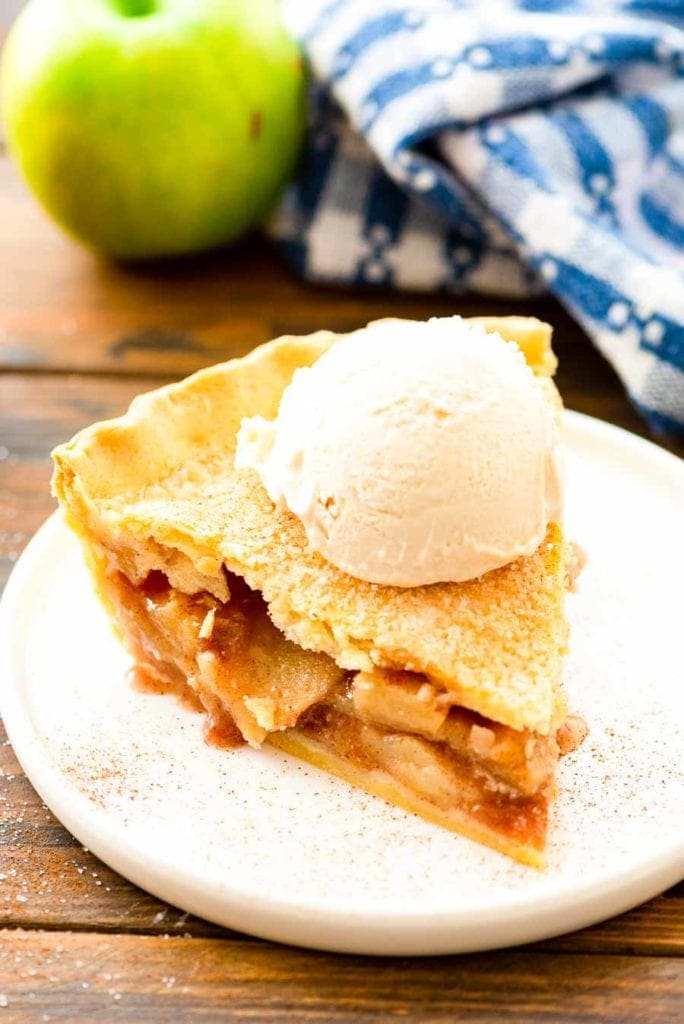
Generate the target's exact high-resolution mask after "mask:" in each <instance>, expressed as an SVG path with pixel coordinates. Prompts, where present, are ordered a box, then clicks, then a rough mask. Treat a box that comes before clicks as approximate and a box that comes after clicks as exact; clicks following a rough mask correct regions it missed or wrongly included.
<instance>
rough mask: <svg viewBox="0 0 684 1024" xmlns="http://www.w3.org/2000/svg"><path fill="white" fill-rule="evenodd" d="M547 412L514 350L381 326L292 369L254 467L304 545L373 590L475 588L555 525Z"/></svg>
mask: <svg viewBox="0 0 684 1024" xmlns="http://www.w3.org/2000/svg"><path fill="white" fill-rule="evenodd" d="M557 433H558V428H557V422H556V416H555V414H554V409H553V407H552V404H551V403H550V402H549V400H548V397H547V396H546V395H545V393H544V391H543V389H542V387H541V385H540V383H539V381H538V380H537V379H536V378H535V376H534V374H533V372H532V370H531V369H530V368H529V366H528V365H527V363H526V362H525V359H524V357H523V355H522V353H521V352H520V350H519V349H518V347H517V346H516V345H515V344H514V343H512V342H506V341H504V340H503V339H502V338H501V337H499V335H496V334H488V333H486V332H485V331H484V329H483V328H482V327H480V326H474V325H472V324H468V323H467V322H466V321H464V320H462V319H461V318H460V317H448V318H442V319H434V320H430V321H428V322H427V323H422V322H413V321H381V322H379V323H375V324H371V325H370V326H368V327H367V328H365V329H363V330H360V331H357V332H355V333H354V334H351V335H348V336H346V337H343V338H341V339H340V340H339V341H338V342H336V343H335V344H334V345H333V346H332V348H331V349H329V350H328V351H327V352H326V353H325V354H324V355H323V356H321V358H320V359H319V360H318V361H317V362H316V363H314V365H313V366H311V367H307V368H302V369H299V370H297V371H296V373H295V374H294V376H293V378H292V381H291V383H290V384H289V386H288V387H287V388H286V389H285V391H284V393H283V396H282V399H281V403H280V408H279V410H278V415H277V417H276V419H275V420H274V421H267V420H264V419H263V418H262V417H260V416H255V417H253V418H250V419H246V420H244V421H243V423H242V426H241V429H240V432H239V435H238V447H237V455H236V465H237V466H238V467H252V468H253V469H255V470H256V471H257V473H258V474H259V476H260V477H261V479H262V481H263V484H264V487H265V488H266V491H267V492H268V494H269V496H270V497H271V499H272V500H273V501H274V502H276V503H284V505H285V506H287V508H288V509H289V510H290V511H291V512H292V513H294V515H295V516H297V517H298V518H299V519H300V520H301V522H302V524H303V526H304V530H305V532H306V536H307V538H308V541H309V543H310V544H311V546H312V547H313V548H314V549H315V550H316V551H318V552H319V553H320V554H321V555H322V556H323V557H324V558H326V559H327V560H328V561H329V562H331V563H332V564H333V565H335V566H337V567H338V568H340V569H343V570H344V571H345V572H348V573H350V574H351V575H352V576H356V577H358V578H360V579H363V580H367V581H369V582H371V583H382V584H391V585H394V586H399V587H414V586H419V585H421V584H427V583H436V582H438V581H454V582H458V581H461V580H468V579H473V578H474V577H476V576H481V575H482V574H483V573H486V572H488V571H489V570H490V569H495V568H497V567H499V566H502V565H505V564H506V563H508V562H511V561H512V560H513V559H515V558H517V557H518V556H520V555H528V554H531V553H532V552H533V551H534V550H535V549H536V548H537V547H538V545H539V544H540V543H541V541H542V540H543V538H544V536H545V533H546V529H547V526H548V523H549V522H550V521H551V520H553V519H557V518H558V517H559V515H560V505H561V499H560V484H559V465H558V438H557Z"/></svg>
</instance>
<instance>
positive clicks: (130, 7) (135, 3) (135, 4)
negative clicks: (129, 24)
mask: <svg viewBox="0 0 684 1024" xmlns="http://www.w3.org/2000/svg"><path fill="white" fill-rule="evenodd" d="M110 2H112V3H113V4H114V6H115V7H116V9H117V10H118V11H119V13H120V14H123V15H124V16H125V17H127V18H144V17H146V16H147V15H148V14H154V12H155V11H156V9H157V0H110Z"/></svg>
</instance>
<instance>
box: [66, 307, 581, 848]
mask: <svg viewBox="0 0 684 1024" xmlns="http://www.w3.org/2000/svg"><path fill="white" fill-rule="evenodd" d="M481 322H483V323H484V326H485V327H486V329H492V330H498V332H499V333H500V334H502V335H503V336H504V337H506V338H508V339H511V340H514V341H516V343H517V344H518V345H519V346H520V348H521V349H522V351H523V353H524V354H525V356H526V358H527V360H528V362H529V363H530V365H531V366H532V368H533V370H534V372H535V374H536V375H537V377H538V381H539V385H540V387H542V388H543V389H544V391H545V394H546V396H547V398H548V401H549V402H550V403H551V404H552V406H553V408H554V409H555V410H556V412H557V413H559V412H560V399H559V398H558V395H557V392H556V390H555V388H554V386H553V383H552V381H551V374H552V372H553V370H554V368H555V359H554V357H553V354H552V352H551V348H550V333H551V332H550V328H549V327H548V325H546V324H542V323H541V322H540V321H537V320H534V319H527V318H520V317H508V318H501V319H484V320H482V321H481ZM338 337H339V336H338V335H334V334H332V333H331V332H319V333H317V334H314V335H311V336H309V337H305V338H294V337H283V338H279V339H277V340H275V341H273V342H269V343H268V344H267V345H264V346H261V347H260V348H258V349H256V350H255V351H254V352H252V353H251V354H250V355H249V356H247V357H245V358H244V359H238V360H233V361H231V362H228V363H224V364H220V365H218V366H214V367H210V368H208V369H206V370H202V371H200V372H199V373H196V374H194V375H193V376H192V377H189V378H188V379H187V380H185V381H182V382H180V383H179V384H174V385H171V386H169V387H165V388H161V389H159V390H157V391H154V392H151V393H149V394H146V395H142V396H139V397H138V398H136V399H135V400H134V402H133V403H132V405H131V407H130V409H129V411H128V413H127V414H126V415H125V416H123V417H121V418H120V419H117V420H111V421H108V422H104V423H99V424H95V425H94V426H92V427H89V428H87V429H86V430H84V431H82V432H81V433H80V434H78V435H77V436H76V437H75V438H74V439H73V440H72V441H70V442H69V443H68V444H65V445H62V446H60V447H59V448H58V449H57V450H56V451H55V452H54V460H55V474H54V478H53V486H54V491H55V494H56V495H57V497H58V499H59V501H60V504H61V506H62V508H63V510H64V513H65V515H66V517H67V520H68V521H69V523H70V524H71V526H72V527H73V528H74V529H75V530H76V532H77V533H78V534H79V536H80V537H81V538H82V540H83V544H84V550H85V553H86V557H87V560H88V562H89V565H90V567H91V569H92V571H93V575H94V578H95V581H96V585H97V588H98V591H99V593H100V596H101V598H102V600H103V602H104V603H105V606H106V607H107V609H108V610H109V612H110V615H111V618H112V620H113V622H114V623H115V624H116V625H117V628H118V630H119V633H120V635H121V638H122V640H123V642H124V643H125V645H126V646H127V648H128V649H129V651H130V652H131V654H132V655H133V657H134V659H135V660H136V663H137V664H138V665H139V666H140V667H141V669H142V670H144V672H145V673H146V678H147V679H148V680H152V681H153V683H154V685H155V686H157V687H159V688H163V689H175V690H177V691H179V692H183V693H186V695H187V694H190V695H192V697H193V699H194V700H195V701H199V704H200V705H201V706H202V707H203V708H204V709H205V710H206V711H207V713H208V716H209V720H210V729H211V731H212V735H213V736H218V735H221V736H223V738H224V740H226V741H227V742H230V743H234V742H239V741H242V739H244V740H246V741H247V742H249V743H251V744H252V745H254V746H258V745H259V744H261V743H262V742H264V741H268V742H269V743H271V744H273V745H275V746H278V747H280V748H281V749H283V750H286V751H287V752H289V753H290V754H293V755H294V756H296V757H299V758H302V759H304V760H306V761H309V762H310V763H312V764H315V765H317V766H319V767H321V768H323V769H325V770H326V771H328V772H331V773H333V774H335V775H339V776H341V777H342V778H344V779H346V780H347V781H348V782H351V783H352V784H353V785H356V786H359V787H361V788H362V789H365V790H366V791H367V792H370V793H373V794H376V795H378V796H381V797H383V798H384V799H386V800H388V801H389V802H390V803H393V804H396V805H398V806H400V807H403V808H405V809H407V810H410V811H413V812H415V813H417V814H419V815H420V816H421V817H423V818H426V819H427V820H429V821H433V822H436V823H437V824H439V825H441V826H442V827H446V828H450V829H452V830H454V831H457V832H460V833H462V834H465V835H467V836H469V837H471V838H473V839H476V840H478V841H480V842H483V843H485V844H487V845H489V846H492V847H494V848H495V849H497V850H500V851H501V852H503V853H507V854H508V855H510V856H512V857H515V858H516V859H517V860H520V861H522V862H524V863H530V864H534V865H537V866H540V865H541V864H542V863H543V851H544V846H545V841H546V832H547V826H548V816H549V806H550V803H551V800H552V798H553V794H554V777H555V769H556V765H557V762H558V758H559V756H560V753H561V746H562V748H563V752H567V750H569V749H571V748H572V747H573V746H574V745H576V744H577V743H578V742H580V741H581V738H582V736H583V731H584V729H583V726H582V725H581V724H580V723H579V722H578V721H577V720H575V719H573V718H568V716H567V709H566V705H565V700H564V697H563V694H562V690H561V687H560V671H561V665H562V658H563V654H564V652H565V646H566V639H567V626H566V622H565V617H564V613H563V603H564V596H565V591H566V589H567V585H568V579H567V575H568V573H567V557H568V556H567V549H566V543H565V540H564V538H563V533H562V528H561V526H560V525H559V524H556V523H552V524H550V526H549V530H548V533H547V536H546V538H545V540H544V542H543V543H542V544H541V545H540V547H539V548H538V549H537V551H536V552H534V554H532V555H530V556H529V557H524V558H520V559H517V560H516V561H515V562H513V563H511V564H510V565H507V566H504V567H503V568H501V569H497V570H494V571H493V572H490V573H487V574H486V575H485V576H483V577H482V578H480V579H477V580H472V581H469V582H466V583H458V584H456V583H448V584H432V585H430V586H425V587H414V588H398V587H386V586H380V585H377V584H369V583H365V582H363V581H361V580H358V579H355V578H353V577H351V576H349V575H347V574H345V573H344V572H342V571H341V570H338V569H336V568H335V567H334V566H332V565H331V564H329V563H327V562H326V561H325V560H324V559H323V558H322V557H321V556H320V555H318V554H317V553H316V552H315V551H313V550H312V549H311V548H310V547H309V545H308V544H307V541H306V538H305V535H304V531H303V528H302V526H301V524H300V523H299V521H298V520H297V519H296V518H295V517H294V516H293V515H291V514H290V513H289V512H288V511H287V510H286V509H283V508H280V507H275V506H274V505H273V503H272V502H271V501H270V499H269V498H268V496H267V494H266V492H265V490H264V489H263V487H262V485H261V482H260V480H259V478H258V477H257V475H256V474H255V473H254V472H253V471H251V470H245V469H241V470H236V469H235V467H234V464H233V459H234V452H235V440H236V434H237V431H238V428H239V426H240V423H241V421H242V419H243V418H244V417H246V416H252V415H255V414H260V415H262V416H264V417H266V418H273V417H274V416H275V414H276V412H277V409H278V405H279V402H280V397H281V395H282V392H283V389H284V388H285V387H286V386H287V384H288V382H289V380H290V379H291V377H292V374H293V373H294V371H295V370H296V369H297V368H298V367H299V366H306V365H311V364H312V363H313V362H314V361H315V360H316V359H317V358H318V357H319V356H320V355H321V354H322V353H323V352H325V351H326V350H327V349H328V348H329V347H330V346H331V345H332V344H334V343H335V341H336V340H337V338H338ZM559 740H560V741H561V742H560V743H559Z"/></svg>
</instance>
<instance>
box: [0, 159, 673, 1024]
mask: <svg viewBox="0 0 684 1024" xmlns="http://www.w3.org/2000/svg"><path fill="white" fill-rule="evenodd" d="M454 312H463V313H465V314H472V315H475V314H477V313H485V312H486V313H497V312H498V313H507V312H521V313H534V314H535V315H537V316H540V317H543V318H545V319H548V320H550V321H551V322H553V323H554V326H555V348H556V351H557V352H558V354H559V357H560V370H559V375H558V383H559V386H560V390H561V392H562V394H563V398H564V400H565V403H566V405H567V406H569V407H570V408H573V409H579V410H580V411H584V412H587V413H589V414H591V415H593V416H598V417H601V418H603V419H606V420H609V421H611V422H614V423H617V424H619V425H621V426H623V427H626V428H627V429H630V430H633V431H636V432H637V433H639V434H641V435H642V436H649V435H648V431H647V429H646V427H645V425H644V424H643V422H642V421H641V419H640V418H639V417H638V415H637V414H636V413H635V412H634V410H633V408H632V407H631V405H630V404H629V402H628V401H627V399H626V398H625V395H624V392H623V390H622V388H621V385H620V383H619V381H618V380H617V378H616V376H615V374H614V373H613V371H612V370H611V369H610V367H609V366H608V365H607V363H606V362H605V361H604V360H603V359H602V357H601V356H600V355H599V354H598V353H597V352H596V350H595V349H594V348H593V347H592V346H591V345H590V343H589V342H588V340H587V338H586V337H585V336H584V334H583V332H582V331H581V330H580V329H579V328H578V327H577V325H575V324H574V323H573V321H572V320H571V319H570V318H569V317H568V316H567V314H565V313H564V312H563V310H562V309H561V308H560V307H559V306H558V305H557V304H556V303H554V302H552V301H550V300H543V301H538V302H535V303H527V304H511V303H506V304H502V303H496V302H491V301H487V300H483V299H481V298H476V297H468V298H463V299H457V298H453V297H447V296H419V295H401V296H397V295H394V294H388V293H386V292H367V293H363V292H353V293H350V292H347V291H343V290H336V289H333V288H322V289H319V288H313V287H310V286H307V285H305V284H303V283H301V282H300V281H297V280H295V279H294V278H293V277H292V275H291V274H290V273H289V272H288V271H287V269H286V268H285V267H284V266H283V264H282V263H281V261H280V259H279V257H278V255H277V253H275V252H274V251H273V250H272V249H271V248H270V247H269V246H268V245H267V244H266V243H265V242H264V241H263V240H260V239H257V238H253V239H251V240H249V241H248V242H247V243H245V244H243V245H242V246H240V247H239V248H237V249H235V250H233V251H232V252H229V253H221V254H215V255H213V256H211V257H205V258H202V259H197V260H192V261H180V262H176V263H166V264H155V265H151V266H146V267H130V266H129V267H124V266H114V265H111V264H109V263H107V262H105V261H103V260H101V259H99V258H97V257H95V256H94V255H92V254H90V253H88V252H87V251H86V250H84V249H82V248H80V247H78V246H76V245H75V244H73V243H72V242H70V241H69V240H68V239H66V238H65V237H64V236H63V235H61V234H60V233H59V232H58V231H57V230H56V229H55V228H54V227H53V226H52V225H51V224H50V223H49V222H48V221H47V219H46V218H45V217H44V215H43V214H42V213H41V212H40V210H39V209H38V208H37V207H36V205H35V204H34V203H33V201H32V200H31V199H30V197H29V196H28V194H27V192H26V190H25V189H24V188H23V186H22V185H21V183H20V182H19V180H18V178H17V176H16V174H15V172H14V171H13V170H12V168H11V167H10V165H9V162H8V161H7V160H6V159H3V158H0V587H1V586H2V584H3V583H4V581H5V580H6V578H7V575H8V574H9V572H10V570H11V568H12V566H13V564H14V563H15V561H16V559H17V557H18V555H19V553H20V551H21V550H22V548H23V547H24V545H25V544H26V542H27V540H28V539H29V538H30V536H31V535H32V534H33V532H34V531H35V530H36V528H37V527H38V526H39V525H40V523H41V522H42V521H43V520H44V519H45V518H46V517H47V515H49V513H50V512H51V511H52V509H53V507H54V503H53V500H52V498H51V496H50V492H49V478H50V463H49V452H50V450H51V448H52V447H54V445H55V444H57V443H59V442H60V441H63V440H65V439H66V438H68V437H70V436H71V435H72V434H73V433H74V432H75V431H77V430H78V429H80V428H81V427H83V426H85V425H86V424H88V423H90V422H92V421H93V420H95V419H101V418H106V417H109V416H115V415H117V414H119V413H121V412H123V411H124V409H125V408H126V406H127V405H128V403H129V402H130V400H131V398H132V397H133V396H134V395H136V394H138V393H139V392H140V391H143V390H146V389H149V388H153V387H156V386H158V385H159V384H161V383H165V382H167V381H169V380H173V379H177V378H178V377H180V376H182V375H184V374H186V373H188V372H190V371H192V370H194V369H196V368H198V367H200V366H203V365H208V364H210V363H212V362H215V361H217V360H221V359H226V358H230V357H232V356H235V355H241V354H243V353H245V352H247V351H249V350H250V349H251V348H252V347H253V346H254V345H255V344H258V343H260V342H262V341H265V340H267V339H268V338H270V337H273V336H274V335H277V334H280V333H286V332H292V333H301V332H306V331H311V330H317V329H319V328H321V327H332V328H334V329H336V330H345V329H351V328H354V327H357V326H359V325H360V324H363V323H365V322H367V321H368V320H369V319H373V318H375V317H379V316H387V315H399V316H415V317H420V318H424V317H427V316H431V315H436V314H451V313H454ZM659 441H660V443H662V444H664V445H665V446H666V447H669V448H670V449H671V450H674V451H676V452H678V453H680V454H681V453H682V446H681V445H676V444H675V443H673V442H671V441H668V440H667V439H662V438H661V439H659ZM0 685H2V681H1V680H0ZM683 1010H684V885H680V886H678V887H676V888H675V889H672V890H671V891H670V892H669V893H666V894H664V895H662V896H660V897H658V898H657V899H655V900H652V901H651V902H650V903H649V904H647V905H645V906H643V907H640V908H637V909H635V910H633V911H631V912H630V913H628V914H625V915H623V916H622V917H620V918H616V919H614V920H613V921H609V922H606V923H604V924H601V925H598V926H596V927H594V928H590V929H586V930H584V931H582V932H577V933H574V934H572V935H567V936H563V937H562V938H558V939H555V940H553V941H548V942H544V943H538V944H536V945H535V946H530V947H526V948H525V949H520V950H511V951H502V952H496V953H490V954H481V955H477V956H467V957H464V956H461V957H450V958H437V959H435V958H432V959H427V960H413V961H411V960H394V961H387V960H378V959H369V958H366V959H363V958H357V957H339V956H333V955H323V954H316V953H311V952H305V951H301V950H293V949H288V948H286V947H280V946H276V945H273V944H271V943H267V942H260V941H258V940H255V939H249V938H247V937H245V936H242V935H237V934H235V933H230V932H228V931H226V930H225V929H221V928H218V927H217V926H215V925H212V924H209V923H207V922H205V921H201V920H198V919H196V918H193V917H191V916H189V915H187V914H184V913H183V912H182V911H180V910H178V909H176V908H173V907H170V906H168V905H166V904H164V903H161V902H160V901H158V900H156V899H154V898H153V897H151V896H148V895H147V894H146V893H143V892H141V891H140V890H139V889H137V888H136V887H135V886H133V885H131V884H130V883H128V882H126V881H125V880H124V879H123V878H121V877H120V876H118V875H117V874H116V873H114V872H112V871H110V870H109V869H108V868H107V867H105V866H104V865H103V864H102V863H100V862H99V861H98V860H97V859H96V858H95V857H94V856H93V855H92V854H91V853H89V852H88V851H87V850H84V849H83V847H81V846H80V844H79V843H77V842H76V840H75V839H74V838H73V837H72V836H71V835H70V834H69V833H68V832H66V831H65V830H64V829H63V828H62V826H61V825H59V823H58V822H57V821H56V820H55V819H54V817H53V816H52V815H51V813H50V812H49V811H48V810H47V808H46V807H45V806H44V805H43V804H42V802H41V800H40V798H39V797H38V796H37V794H36V793H35V792H34V790H33V789H32V787H31V785H30V783H29V782H28V780H27V779H26V777H25V776H24V774H23V772H22V770H21V767H20V766H19V764H18V762H17V761H16V758H15V757H14V754H13V752H12V749H11V747H10V746H9V744H8V742H7V740H6V738H5V735H4V733H3V732H2V729H1V726H0V1024H5V1022H12V1024H18V1022H24V1021H26V1022H33V1021H43V1020H45V1021H47V1020H52V1021H69V1022H81V1021H84V1022H85V1021H88V1022H90V1021H93V1022H95V1021H109V1020H115V1021H121V1022H136V1024H137V1022H146V1021H155V1022H156V1021H160V1022H166V1021H170V1020H172V1019H178V1020H179V1021H183V1022H184V1021H186V1020H188V1021H189V1020H193V1019H197V1020H198V1021H219V1020H220V1021H273V1022H281V1021H288V1022H309V1021H312V1022H314V1021H315V1022H319V1021H320V1022H324V1021H325V1022H328V1021H330V1022H345V1024H346V1022H352V1021H367V1022H375V1021H377V1022H381V1021H382V1022H384V1021H389V1020H395V1019H401V1020H409V1021H419V1022H423V1021H425V1022H427V1021H431V1022H441V1021H444V1022H447V1021H460V1020H463V1021H468V1022H470V1024H474V1022H484V1021H516V1022H517V1021H520V1022H528V1021H529V1022H541V1021H544V1022H574V1021H578V1022H579V1021H582V1022H584V1024H588V1022H594V1021H597V1022H598V1021H601V1022H608V1021H610V1022H613V1021H614V1022H618V1021H619V1022H632V1021H634V1022H636V1021H644V1022H646V1021H649V1022H654V1024H660V1022H668V1024H670V1022H675V1021H677V1020H679V1019H682V1016H684V1013H683Z"/></svg>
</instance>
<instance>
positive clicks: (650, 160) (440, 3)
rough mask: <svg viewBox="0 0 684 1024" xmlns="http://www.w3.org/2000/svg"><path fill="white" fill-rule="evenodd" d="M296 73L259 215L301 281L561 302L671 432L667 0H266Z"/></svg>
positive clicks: (682, 122) (675, 375)
mask: <svg viewBox="0 0 684 1024" xmlns="http://www.w3.org/2000/svg"><path fill="white" fill-rule="evenodd" d="M285 10H286V16H287V18H288V20H289V23H290V26H291V27H292V29H293V30H294V31H295V33H296V34H297V35H298V37H299V38H300V39H301V41H302V44H303V47H304V49H305V52H306V55H307V57H308V59H309V61H310V64H311V67H312V70H313V73H314V76H315V79H316V81H317V82H318V83H319V85H318V88H317V90H316V95H315V96H314V100H313V110H312V122H313V124H312V130H311V133H310V138H309V142H308V146H307V150H306V153H305V158H304V161H303V164H302V168H301V173H300V176H299V179H298V181H297V182H296V183H295V184H294V186H293V187H292V188H291V189H290V191H289V192H288V194H287V195H286V197H285V200H284V202H283V204H282V206H281V208H280V211H279V213H278V215H277V217H276V220H275V223H274V227H273V230H274V232H275V234H276V236H277V237H278V238H279V239H280V240H281V241H282V243H283V245H284V246H285V249H286V251H287V252H288V254H289V256H290V258H291V259H292V261H293V262H294V263H295V265H296V266H297V268H298V269H299V270H300V272H301V273H302V274H304V275H305V276H306V277H308V278H310V279H312V280H320V281H338V282H347V283H350V284H352V283H353V284H360V283H368V284H381V285H385V286H388V285H389V286H393V287H396V288H406V289H425V290H441V291H448V292H459V291H462V290H464V289H469V290H476V291H480V292H483V293H487V294H489V295H498V296H510V297H521V296H525V295H529V294H534V293H535V292H538V291H540V290H542V289H544V288H546V289H548V290H549V291H551V292H553V293H554V294H555V295H556V296H557V297H558V299H560V301H561V302H562V303H563V304H564V305H565V306H566V307H567V309H568V310H569V311H570V312H571V313H572V314H573V315H574V316H575V317H576V318H577V320H579V321H580V322H581V323H582V324H583V326H584V327H585V329H586V330H587V331H588V333H589V334H590V335H591V337H592V338H593V339H594V341H595V343H596V345H597V346H598V348H599V349H600V350H601V352H603V354H604V355H605V356H606V357H607V358H608V359H609V360H610V361H611V363H612V364H613V366H614V367H615V369H616V370H617V372H618V374H619V375H620V377H621V378H622V380H623V381H624V383H625V386H626V388H627V390H628V392H629V394H630V396H631V398H632V399H633V401H634V402H635V403H636V404H637V406H638V407H639V408H640V409H641V410H642V412H643V413H644V415H645V416H646V417H647V418H648V420H649V421H650V423H651V425H652V427H653V428H654V429H656V430H661V431H672V432H684V0H622V2H617V0H596V2H594V3H581V2H579V0H505V2H504V0H461V2H459V0H414V2H408V0H332V2H330V0H328V2H323V0H289V2H288V0H286V6H285Z"/></svg>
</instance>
